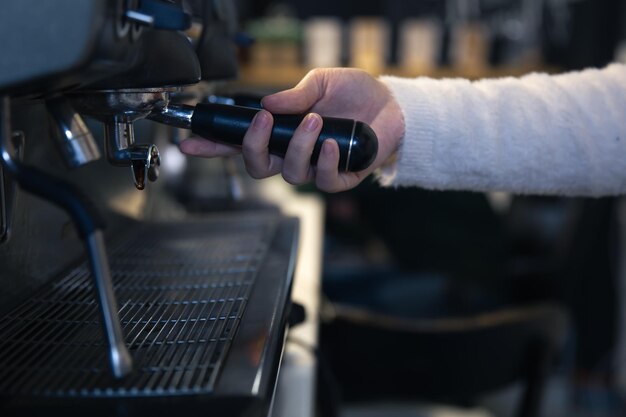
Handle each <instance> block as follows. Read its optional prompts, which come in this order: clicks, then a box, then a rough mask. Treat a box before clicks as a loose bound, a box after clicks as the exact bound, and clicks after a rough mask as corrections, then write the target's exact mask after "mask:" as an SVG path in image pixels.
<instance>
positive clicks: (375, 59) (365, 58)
mask: <svg viewBox="0 0 626 417" xmlns="http://www.w3.org/2000/svg"><path fill="white" fill-rule="evenodd" d="M349 39H350V66H352V67H356V68H361V69H364V70H366V71H368V72H370V73H372V74H378V73H380V72H382V71H383V70H384V68H385V67H386V66H387V62H388V57H389V49H390V31H389V24H388V23H387V22H386V21H385V20H384V19H381V18H374V17H358V18H355V19H353V20H352V21H351V22H350V36H349Z"/></svg>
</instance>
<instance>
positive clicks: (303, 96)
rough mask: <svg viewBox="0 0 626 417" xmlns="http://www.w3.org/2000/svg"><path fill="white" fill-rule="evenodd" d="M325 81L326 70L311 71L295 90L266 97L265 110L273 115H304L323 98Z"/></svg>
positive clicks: (264, 99)
mask: <svg viewBox="0 0 626 417" xmlns="http://www.w3.org/2000/svg"><path fill="white" fill-rule="evenodd" d="M323 80H324V70H321V69H315V70H312V71H309V73H308V74H307V75H306V76H305V77H304V78H303V79H302V80H301V81H300V82H299V83H298V85H296V86H295V87H294V88H291V89H289V90H285V91H281V92H279V93H276V94H272V95H269V96H266V97H264V98H263V100H262V101H261V103H262V104H263V108H265V109H267V110H269V111H271V112H272V113H283V114H294V113H304V112H306V111H308V110H309V109H310V108H311V107H313V105H314V104H315V103H317V102H318V101H319V100H320V99H321V98H322V97H323V95H324V89H323Z"/></svg>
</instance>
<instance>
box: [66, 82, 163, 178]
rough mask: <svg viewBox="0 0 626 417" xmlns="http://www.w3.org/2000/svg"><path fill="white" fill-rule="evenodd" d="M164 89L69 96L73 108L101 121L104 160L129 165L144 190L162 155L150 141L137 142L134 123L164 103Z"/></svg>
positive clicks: (156, 170)
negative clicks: (145, 142) (144, 142)
mask: <svg viewBox="0 0 626 417" xmlns="http://www.w3.org/2000/svg"><path fill="white" fill-rule="evenodd" d="M168 94H169V93H168V92H167V91H166V90H163V89H153V90H152V89H142V90H111V91H86V92H80V93H74V94H72V95H71V96H70V99H71V102H72V104H73V105H74V107H75V108H76V109H77V110H78V111H79V112H80V113H83V114H86V115H88V116H91V117H94V118H95V119H98V120H100V121H101V122H102V123H104V140H105V150H106V155H107V160H108V161H109V162H110V163H111V164H112V165H114V166H121V167H128V166H129V167H131V170H132V174H133V180H134V183H135V187H137V189H139V190H143V189H144V188H145V186H146V184H147V182H148V181H155V180H156V179H157V178H158V174H159V165H160V164H161V158H160V155H159V150H158V149H157V147H156V145H153V144H136V143H135V134H134V128H133V122H134V121H136V120H138V119H142V118H144V117H146V116H147V115H148V114H149V113H150V112H151V111H153V110H154V109H158V108H161V107H163V106H166V105H167V102H168Z"/></svg>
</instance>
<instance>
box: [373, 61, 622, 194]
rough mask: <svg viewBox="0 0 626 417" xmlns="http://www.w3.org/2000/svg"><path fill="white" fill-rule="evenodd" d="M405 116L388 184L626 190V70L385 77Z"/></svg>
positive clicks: (525, 191) (520, 189) (542, 190)
mask: <svg viewBox="0 0 626 417" xmlns="http://www.w3.org/2000/svg"><path fill="white" fill-rule="evenodd" d="M381 80H382V81H383V82H384V83H385V84H386V85H387V86H389V88H390V89H391V91H392V92H393V94H394V95H395V97H396V99H397V100H398V102H399V103H400V106H401V107H402V109H403V112H404V118H405V123H406V131H405V136H404V138H403V140H402V144H401V147H400V150H399V153H398V159H397V162H396V163H395V164H394V165H393V166H391V167H387V168H386V169H385V170H383V172H382V173H381V177H380V181H381V182H382V183H383V184H384V185H392V186H420V187H423V188H428V189H437V190H474V191H509V192H513V193H523V194H557V195H571V196H574V195H577V196H602V195H617V194H626V66H625V65H619V64H613V65H610V66H608V67H607V68H605V69H602V70H596V69H589V70H585V71H581V72H572V73H567V74H562V75H554V76H551V75H546V74H530V75H527V76H524V77H522V78H503V79H493V80H481V81H475V82H470V81H467V80H462V79H445V80H433V79H429V78H417V79H403V78H396V77H387V76H386V77H381Z"/></svg>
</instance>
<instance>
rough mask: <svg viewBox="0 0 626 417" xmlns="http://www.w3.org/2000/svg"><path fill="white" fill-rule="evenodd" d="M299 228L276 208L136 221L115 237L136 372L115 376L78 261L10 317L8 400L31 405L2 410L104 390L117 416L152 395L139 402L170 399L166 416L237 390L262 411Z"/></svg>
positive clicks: (116, 270) (0, 367)
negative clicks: (111, 373) (108, 367)
mask: <svg viewBox="0 0 626 417" xmlns="http://www.w3.org/2000/svg"><path fill="white" fill-rule="evenodd" d="M296 231H297V223H296V222H295V221H293V220H290V219H285V218H284V217H282V216H281V215H280V214H279V213H277V212H274V211H269V212H263V213H237V214H233V215H217V216H209V217H203V218H198V219H195V220H184V221H177V222H164V223H150V222H147V223H143V224H136V225H135V227H134V228H131V229H129V230H128V234H127V237H126V238H124V239H122V240H121V241H119V242H118V243H117V244H114V245H110V248H111V252H110V253H111V272H112V276H113V283H114V285H115V288H116V293H117V296H118V299H119V300H120V313H119V314H120V317H121V323H122V326H123V332H124V334H125V341H126V345H127V346H128V348H129V349H130V350H131V351H132V352H133V357H134V360H135V368H134V370H133V372H131V373H130V374H129V375H128V376H127V377H126V378H124V379H123V380H120V381H115V380H113V379H112V378H111V377H110V376H109V374H108V373H107V372H106V350H105V349H104V347H105V346H103V344H102V343H101V342H100V340H99V338H98V337H97V334H98V329H99V326H98V322H97V319H96V318H97V311H95V310H96V305H94V302H93V301H94V299H93V292H92V289H91V286H90V285H89V281H90V277H89V273H88V269H87V268H86V265H80V266H78V267H76V268H74V269H71V270H70V271H69V272H68V273H67V274H66V275H64V276H61V277H59V279H58V280H56V281H55V282H54V283H52V284H51V285H50V286H48V287H47V288H44V289H43V290H42V291H40V292H38V293H36V294H33V296H32V297H31V298H29V299H28V300H26V302H25V303H24V304H22V305H21V306H19V307H18V308H16V309H14V310H13V311H12V312H10V313H9V314H7V315H6V316H4V317H2V318H1V319H2V320H0V398H3V399H4V400H6V399H7V398H26V399H27V401H25V402H23V403H21V402H19V401H16V402H15V403H12V402H11V401H9V402H8V403H7V401H4V402H2V401H0V413H2V414H3V415H4V413H3V412H4V411H5V408H9V409H10V408H12V406H18V405H19V406H20V407H25V409H26V410H28V408H30V407H35V406H36V405H37V404H38V401H44V402H45V399H46V398H47V399H50V398H56V399H58V400H59V401H60V400H63V402H62V403H59V404H64V405H65V406H66V407H67V408H68V409H70V410H72V404H73V399H79V398H91V399H93V398H101V399H108V400H109V402H100V403H98V407H104V408H103V409H100V408H99V410H100V411H102V410H106V409H108V408H107V407H111V410H116V411H114V412H111V413H110V414H109V415H117V414H119V410H120V408H119V407H118V406H117V405H119V404H120V403H118V402H116V401H115V400H118V399H119V400H122V399H123V400H124V401H125V402H124V404H125V406H128V407H130V408H123V410H125V411H128V410H129V409H133V407H137V409H135V411H138V410H141V409H142V408H141V407H142V405H143V406H145V404H146V403H142V402H141V401H137V402H132V401H131V400H132V399H138V400H140V399H141V398H142V397H143V398H145V397H151V398H153V397H162V398H168V399H169V401H170V402H171V403H165V402H162V403H159V407H160V408H161V407H164V408H163V410H161V409H159V413H157V414H159V415H162V414H163V413H165V410H169V411H172V410H175V409H176V410H178V411H183V410H185V409H190V408H194V407H198V406H199V405H200V404H205V405H206V404H210V403H211V401H216V402H220V401H224V400H225V399H226V398H228V397H229V396H230V398H232V396H235V397H236V398H240V401H237V402H236V403H235V404H234V406H236V407H239V408H240V411H241V410H242V407H244V406H245V407H247V406H248V405H247V402H249V403H256V405H255V407H258V410H256V411H255V412H254V413H252V414H245V415H254V416H257V415H263V410H265V412H267V409H266V407H267V406H268V404H267V403H266V401H269V398H270V397H269V396H268V395H267V394H268V393H270V394H271V392H272V391H273V386H274V385H273V384H274V382H275V377H276V372H277V367H278V361H279V358H280V354H279V353H280V350H281V346H282V338H283V334H284V327H285V323H286V312H287V311H288V300H289V293H290V288H291V278H292V274H293V264H294V260H295V253H296V251H295V244H296ZM253 289H254V291H253ZM189 395H193V398H194V401H189V397H188V396H189ZM168 407H169V409H168ZM197 410H199V408H197ZM205 411H206V410H205ZM26 414H28V412H26ZM137 415H142V414H141V413H140V412H139V413H138V414H137ZM211 415H212V414H211ZM224 415H234V414H228V413H226V414H224ZM237 415H244V414H237Z"/></svg>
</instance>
